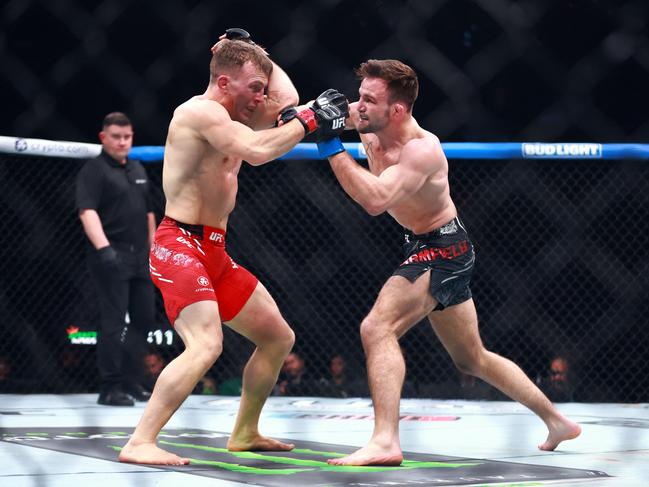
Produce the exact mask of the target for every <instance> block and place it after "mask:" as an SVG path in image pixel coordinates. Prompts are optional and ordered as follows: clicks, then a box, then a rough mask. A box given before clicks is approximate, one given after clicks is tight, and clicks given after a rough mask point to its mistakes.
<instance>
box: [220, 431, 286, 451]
mask: <svg viewBox="0 0 649 487" xmlns="http://www.w3.org/2000/svg"><path fill="white" fill-rule="evenodd" d="M293 448H295V445H294V444H293V443H283V442H281V441H279V440H275V439H273V438H268V437H266V436H261V435H256V436H253V437H250V438H235V437H231V438H230V439H229V440H228V450H230V451H291V450H292V449H293Z"/></svg>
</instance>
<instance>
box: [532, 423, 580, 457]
mask: <svg viewBox="0 0 649 487" xmlns="http://www.w3.org/2000/svg"><path fill="white" fill-rule="evenodd" d="M580 434H581V426H579V425H578V424H577V423H574V422H572V421H570V420H569V419H567V418H562V419H561V421H559V422H557V423H556V425H554V426H552V427H550V432H549V433H548V438H547V439H546V440H545V442H544V443H541V444H540V445H539V450H545V451H553V450H554V449H555V448H556V447H557V446H559V443H561V442H562V441H565V440H572V439H574V438H577V437H578V436H579V435H580Z"/></svg>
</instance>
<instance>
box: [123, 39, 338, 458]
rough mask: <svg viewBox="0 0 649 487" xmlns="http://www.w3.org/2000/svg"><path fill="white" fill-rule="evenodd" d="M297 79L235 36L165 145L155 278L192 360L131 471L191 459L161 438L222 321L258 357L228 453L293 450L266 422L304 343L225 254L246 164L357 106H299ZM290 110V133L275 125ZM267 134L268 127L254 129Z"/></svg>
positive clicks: (144, 429) (150, 411) (203, 366)
mask: <svg viewBox="0 0 649 487" xmlns="http://www.w3.org/2000/svg"><path fill="white" fill-rule="evenodd" d="M297 101H298V95H297V92H296V90H295V88H294V87H293V84H292V83H291V81H290V79H289V78H288V76H287V75H286V73H284V72H283V71H282V70H281V69H279V68H278V67H277V66H276V65H274V64H273V63H272V62H271V61H270V59H269V58H268V56H267V54H266V53H265V52H264V51H263V50H262V49H261V48H260V47H259V46H256V45H255V44H254V43H252V42H251V41H250V39H249V36H248V34H247V33H246V32H245V31H242V30H240V29H230V30H229V31H228V32H227V34H226V35H224V36H222V37H221V39H220V40H219V42H217V43H216V44H215V45H214V46H213V47H212V60H211V63H210V82H209V85H208V87H207V91H206V92H205V93H204V94H202V95H198V96H195V97H193V98H191V99H190V100H188V101H187V102H185V103H183V104H182V105H180V106H179V107H178V108H176V110H175V112H174V116H173V119H172V120H171V123H170V125H169V133H168V135H167V143H166V146H165V158H164V171H163V181H162V184H163V189H164V193H165V196H166V199H167V203H166V208H165V213H166V217H165V219H164V220H163V221H162V223H161V225H160V227H159V228H158V231H157V232H156V235H155V240H154V245H153V247H152V249H151V255H150V262H151V276H152V279H153V282H154V283H155V284H156V285H157V286H158V288H159V289H160V290H161V292H162V295H163V297H164V301H165V308H166V311H167V314H168V316H169V319H170V320H171V323H172V324H173V326H174V328H175V330H176V331H177V332H178V334H179V335H180V337H181V339H182V340H183V342H184V344H185V350H184V351H183V352H182V353H181V354H180V355H179V356H178V357H177V358H176V359H175V360H173V361H172V362H171V363H170V364H169V365H168V366H167V367H166V368H165V369H164V370H163V371H162V373H161V374H160V377H159V378H158V380H157V382H156V385H155V388H154V390H153V394H152V396H151V399H150V400H149V403H148V405H147V407H146V409H145V411H144V413H143V415H142V418H141V420H140V422H139V423H138V425H137V427H136V429H135V432H134V433H133V435H132V436H131V438H130V440H129V441H128V443H127V444H126V445H125V446H124V448H123V449H122V451H121V452H120V454H119V460H120V461H122V462H133V463H145V464H165V465H182V464H187V463H189V460H188V459H187V458H180V457H179V456H177V455H175V454H172V453H170V452H167V451H165V450H162V449H160V448H158V446H157V445H156V437H157V435H158V433H159V432H160V430H161V429H162V427H163V426H164V425H165V424H166V423H167V421H168V420H169V418H170V417H171V415H172V414H173V412H174V411H175V410H176V409H177V408H178V407H180V405H181V403H182V402H183V401H184V400H185V398H186V397H187V396H188V395H189V393H190V392H191V391H192V390H193V388H194V386H195V385H196V383H197V382H198V380H199V379H200V378H201V377H203V375H204V374H205V372H207V370H208V369H209V368H210V367H211V366H212V364H213V363H214V361H215V360H216V359H217V358H218V357H219V355H220V353H221V349H222V340H223V334H222V330H221V322H226V324H227V325H228V326H229V327H230V328H232V329H233V330H235V331H236V332H238V333H240V334H242V335H244V336H245V337H247V338H248V339H250V340H251V341H252V342H253V343H255V345H256V349H255V351H254V353H253V354H252V356H251V358H250V360H249V361H248V363H247V365H246V367H245V369H244V372H243V392H242V394H241V402H240V406H239V414H238V416H237V419H236V423H235V425H234V429H233V431H232V435H231V437H230V439H229V441H228V449H230V450H233V451H240V450H290V449H292V448H293V445H290V444H286V443H282V442H280V441H277V440H274V439H271V438H267V437H264V436H262V435H261V434H260V433H259V430H258V422H259V415H260V413H261V409H262V406H263V405H264V402H265V401H266V398H267V397H268V395H269V394H270V392H271V391H272V389H273V386H274V385H275V383H276V382H277V376H278V374H279V370H280V368H281V365H282V363H283V361H284V358H285V357H286V356H287V355H288V353H289V351H290V350H291V348H292V346H293V343H294V341H295V336H294V334H293V331H292V330H291V328H289V326H288V324H287V323H286V321H284V319H283V318H282V316H281V314H280V312H279V310H278V309H277V305H276V304H275V301H273V298H271V296H270V295H269V294H268V291H266V288H264V286H263V285H262V284H261V283H259V282H258V281H257V279H256V278H255V277H253V276H252V275H251V274H250V273H249V272H248V271H246V270H245V269H244V268H242V267H241V266H239V265H238V264H236V263H235V262H234V261H232V259H230V257H229V256H228V255H227V253H226V252H225V238H226V232H225V230H226V228H227V221H228V216H229V214H230V212H231V211H232V209H233V208H234V204H235V198H236V194H237V174H238V172H239V169H240V167H241V163H242V161H243V160H246V161H247V162H248V163H250V164H252V165H261V164H265V163H266V162H268V161H271V160H273V159H276V158H277V157H279V156H280V155H282V154H284V153H286V152H287V151H289V150H290V149H291V148H292V147H293V146H295V144H297V143H298V142H299V141H300V140H301V139H302V138H303V137H304V136H305V134H307V133H311V132H314V131H317V132H318V135H324V136H327V135H328V136H332V134H336V133H338V132H340V131H342V130H343V128H344V119H345V117H346V115H347V112H346V110H347V101H346V100H345V99H344V97H343V96H342V95H340V94H339V93H337V92H335V91H334V90H328V91H327V92H325V93H323V94H322V95H321V96H320V97H319V98H318V100H317V101H316V102H315V103H314V104H313V106H312V107H310V108H308V107H298V108H290V110H284V109H286V108H289V107H291V106H292V105H295V104H296V103H297ZM280 112H282V117H281V120H282V122H283V123H282V125H281V126H280V127H276V128H268V129H263V128H264V127H272V125H273V124H274V123H275V120H276V119H277V118H278V115H279V114H280ZM256 129H260V130H258V131H255V130H256Z"/></svg>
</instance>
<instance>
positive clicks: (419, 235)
mask: <svg viewBox="0 0 649 487" xmlns="http://www.w3.org/2000/svg"><path fill="white" fill-rule="evenodd" d="M356 74H357V75H358V77H359V78H360V79H361V86H360V88H359V90H358V94H359V99H358V101H357V102H354V103H351V104H350V105H349V114H350V116H349V119H348V120H347V124H346V125H347V127H349V128H354V129H356V131H357V132H358V133H359V134H360V137H361V142H362V143H363V147H364V149H365V152H366V154H367V161H368V169H365V168H364V167H363V166H361V165H359V164H357V163H356V161H355V160H354V159H353V158H352V157H351V156H350V155H349V154H348V153H347V152H346V151H345V147H344V145H343V144H342V143H341V142H340V140H339V139H337V138H328V139H327V138H320V140H319V141H318V151H319V153H320V155H321V156H326V157H328V159H329V163H330V164H331V167H332V169H333V171H334V173H335V175H336V178H337V179H338V181H339V182H340V184H341V186H342V187H343V189H344V190H345V192H346V193H347V194H349V196H351V197H352V198H353V199H354V201H356V202H357V203H358V204H360V205H361V206H362V207H363V208H364V209H365V210H367V212H368V213H370V214H371V215H379V214H381V213H384V212H387V213H389V214H390V216H391V217H393V218H394V219H395V220H396V221H397V222H398V223H399V224H400V225H401V226H403V227H404V228H407V229H409V232H410V233H408V235H407V236H406V243H405V250H406V260H405V261H404V262H403V263H402V264H401V266H400V267H399V268H398V269H397V270H396V271H395V272H394V274H393V275H392V276H391V277H390V278H389V279H388V280H387V281H386V282H385V284H384V285H383V287H382V288H381V291H380V292H379V295H378V297H377V299H376V302H375V303H374V305H373V306H372V309H371V310H370V312H369V313H368V315H367V316H366V317H365V319H364V320H363V322H362V323H361V327H360V334H361V340H362V342H363V350H364V351H365V355H366V358H367V376H368V381H369V385H370V392H371V394H372V405H373V408H374V432H373V433H372V437H371V438H370V440H369V442H368V443H367V445H365V446H364V447H362V448H361V449H360V450H358V451H356V452H354V453H352V454H351V455H348V456H346V457H342V458H334V459H330V460H328V463H331V464H335V465H399V464H400V463H401V462H402V461H403V453H402V452H401V446H400V441H399V417H400V416H399V400H400V395H401V389H402V387H403V382H404V377H405V374H406V367H405V363H404V360H403V356H402V354H401V350H400V348H399V339H400V338H401V337H403V336H404V335H405V334H406V333H407V332H408V330H410V329H411V328H412V327H413V326H415V325H417V324H418V323H420V322H422V321H423V319H424V318H428V321H429V322H430V324H431V326H432V327H433V330H434V331H435V334H436V335H437V337H438V338H439V340H440V342H441V343H442V345H443V346H444V348H445V349H446V351H447V352H448V353H449V355H450V356H451V358H452V359H453V362H454V364H455V365H456V366H457V368H458V369H459V370H460V371H462V372H464V373H465V374H469V375H473V376H475V377H478V378H480V379H482V380H484V381H486V382H488V383H489V384H491V385H493V386H494V387H497V388H498V389H499V390H500V391H502V392H504V393H505V394H506V395H508V396H509V397H511V398H512V399H514V400H516V401H519V402H521V403H522V404H524V405H525V406H527V407H528V408H529V409H531V410H532V411H533V412H535V413H536V414H538V415H539V417H540V418H541V419H542V420H543V421H544V422H545V424H546V426H547V428H548V436H547V439H546V440H545V441H544V442H543V443H541V444H540V445H539V448H540V449H542V450H554V449H555V448H556V447H557V446H558V445H559V444H560V443H561V442H562V441H564V440H569V439H572V438H575V437H576V436H578V435H579V433H580V432H581V428H580V426H579V425H578V424H576V423H574V422H572V421H570V420H568V419H567V418H565V417H564V416H563V415H562V414H561V413H560V412H559V411H557V409H556V408H555V407H554V406H553V405H552V403H551V402H550V401H549V400H548V398H547V397H545V395H544V394H543V393H542V392H541V391H540V390H539V388H538V387H536V386H535V385H534V383H533V382H532V381H531V380H530V379H529V377H527V375H525V373H524V372H523V371H522V370H521V369H520V367H518V366H517V365H516V364H514V363H513V362H512V361H511V360H508V359H506V358H505V357H501V356H500V355H498V354H495V353H493V352H491V351H489V350H487V349H486V348H485V346H484V344H483V343H482V340H481V338H480V332H479V327H478V317H477V312H476V309H475V305H474V302H473V298H472V296H471V290H470V288H469V282H470V280H471V273H472V271H473V262H474V255H473V245H472V244H471V241H470V240H469V238H468V236H467V234H466V231H465V229H464V227H463V225H462V223H461V222H460V220H459V219H458V218H457V208H456V207H455V203H454V201H453V199H452V198H451V191H450V185H449V181H448V161H447V160H446V156H445V155H444V151H443V148H442V144H441V143H440V141H439V139H438V138H437V137H436V136H435V135H434V134H432V133H431V132H429V131H427V130H425V129H424V128H422V127H421V126H420V125H419V124H418V122H417V120H415V118H414V117H413V115H412V107H413V104H414V102H415V100H416V98H417V95H418V90H419V84H418V81H417V75H416V73H415V72H414V71H413V70H412V68H410V67H409V66H407V65H405V64H403V63H402V62H400V61H397V60H395V59H370V60H369V61H367V62H365V63H363V64H361V66H360V67H359V68H358V69H357V70H356Z"/></svg>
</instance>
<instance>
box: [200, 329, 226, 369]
mask: <svg viewBox="0 0 649 487" xmlns="http://www.w3.org/2000/svg"><path fill="white" fill-rule="evenodd" d="M221 352H223V340H222V339H221V337H220V336H210V337H205V339H204V340H202V341H201V342H200V343H197V344H196V345H195V346H194V347H193V353H194V355H195V359H196V360H197V361H199V362H200V363H201V364H203V365H204V366H206V367H208V368H209V367H211V366H212V364H213V363H214V362H216V360H217V359H218V358H219V357H220V356H221Z"/></svg>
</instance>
